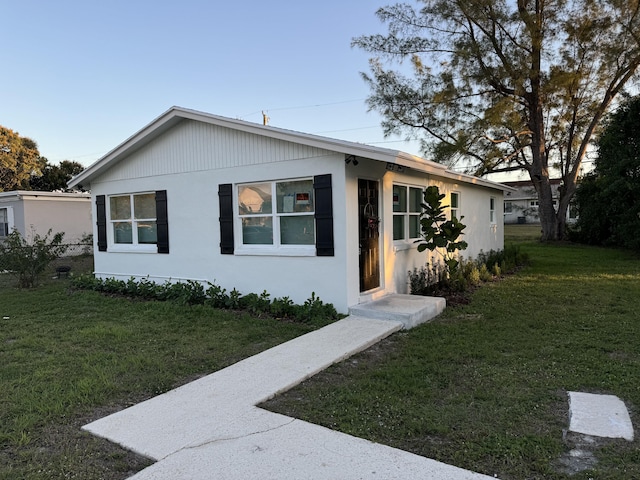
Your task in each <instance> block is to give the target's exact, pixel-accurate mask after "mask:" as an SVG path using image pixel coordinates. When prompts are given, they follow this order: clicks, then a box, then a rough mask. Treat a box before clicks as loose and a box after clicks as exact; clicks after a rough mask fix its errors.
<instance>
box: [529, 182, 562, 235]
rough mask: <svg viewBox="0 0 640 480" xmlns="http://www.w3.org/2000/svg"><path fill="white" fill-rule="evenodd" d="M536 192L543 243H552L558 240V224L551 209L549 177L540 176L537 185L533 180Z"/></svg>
mask: <svg viewBox="0 0 640 480" xmlns="http://www.w3.org/2000/svg"><path fill="white" fill-rule="evenodd" d="M533 181H534V185H536V191H537V192H538V215H539V216H540V226H541V227H542V238H541V240H542V241H543V242H548V241H554V240H557V239H558V224H557V215H556V210H555V208H553V194H552V192H551V183H550V182H549V176H548V175H546V176H542V177H541V178H540V179H539V180H538V182H537V184H536V179H533Z"/></svg>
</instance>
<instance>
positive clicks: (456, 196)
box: [449, 192, 460, 220]
mask: <svg viewBox="0 0 640 480" xmlns="http://www.w3.org/2000/svg"><path fill="white" fill-rule="evenodd" d="M449 210H450V213H451V220H453V219H454V218H457V219H460V192H451V199H450V202H449Z"/></svg>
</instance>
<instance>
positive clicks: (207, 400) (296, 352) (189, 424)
mask: <svg viewBox="0 0 640 480" xmlns="http://www.w3.org/2000/svg"><path fill="white" fill-rule="evenodd" d="M419 298H421V299H422V300H419V301H418V300H416V297H409V296H403V295H394V296H391V297H385V298H384V299H382V300H378V301H377V302H372V303H371V304H368V305H365V306H360V307H359V308H358V309H357V313H358V315H351V316H349V317H347V318H345V319H343V320H340V321H338V322H336V323H333V324H331V325H328V326H327V327H324V328H322V329H320V330H317V331H314V332H311V333H308V334H306V335H303V336H301V337H298V338H295V339H293V340H291V341H289V342H286V343H284V344H282V345H279V346H277V347H274V348H272V349H270V350H267V351H264V352H262V353H260V354H258V355H255V356H253V357H250V358H247V359H245V360H243V361H241V362H238V363H236V364H235V365H232V366H230V367H228V368H225V369H223V370H220V371H218V372H215V373H213V374H211V375H208V376H206V377H203V378H201V379H199V380H196V381H194V382H191V383H189V384H187V385H184V386H182V387H180V388H177V389H175V390H172V391H170V392H167V393H165V394H163V395H159V396H157V397H154V398H152V399H150V400H147V401H145V402H142V403H140V404H137V405H134V406H133V407H131V408H127V409H126V410H123V411H121V412H118V413H115V414H113V415H110V416H108V417H105V418H102V419H100V420H97V421H95V422H93V423H90V424H89V425H86V426H85V427H83V428H84V429H85V430H87V431H89V432H91V433H93V434H95V435H98V436H100V437H104V438H107V439H109V440H111V441H113V442H116V443H118V444H120V445H122V446H124V447H125V448H128V449H130V450H133V451H135V452H138V453H140V454H142V455H145V456H147V457H149V458H151V459H153V460H156V461H157V463H155V464H154V465H152V466H150V467H148V468H146V469H145V470H143V471H141V472H139V473H138V474H136V475H134V476H133V477H131V479H134V480H151V479H153V480H164V479H166V480H170V479H171V480H177V479H190V480H200V479H202V480H205V479H225V480H235V479H238V480H240V479H242V480H247V479H260V480H268V479H274V480H276V479H277V480H286V479H310V480H313V479H318V480H320V479H344V480H350V479H354V480H355V479H372V478H380V479H384V480H393V479H438V480H463V479H464V480H480V479H489V478H493V477H488V476H485V475H480V474H477V473H473V472H470V471H467V470H463V469H460V468H457V467H453V466H450V465H446V464H444V463H441V462H437V461H435V460H431V459H428V458H424V457H420V456H418V455H414V454H412V453H408V452H404V451H402V450H398V449H395V448H391V447H388V446H385V445H381V444H376V443H372V442H369V441H367V440H363V439H360V438H356V437H352V436H349V435H345V434H343V433H339V432H335V431H333V430H329V429H327V428H324V427H320V426H318V425H314V424H311V423H308V422H303V421H301V420H296V419H293V418H290V417H286V416H284V415H279V414H275V413H271V412H268V411H265V410H262V409H260V408H257V407H256V405H258V404H260V403H261V402H263V401H265V400H267V399H269V398H271V397H273V396H274V395H276V394H278V393H280V392H283V391H285V390H288V389H290V388H291V387H293V386H295V385H297V384H298V383H300V382H302V381H303V380H305V379H307V378H309V377H310V376H312V375H314V374H316V373H318V372H319V371H321V370H323V369H325V368H327V367H328V366H330V365H332V364H334V363H336V362H339V361H341V360H344V359H345V358H347V357H349V356H351V355H353V354H354V353H357V352H359V351H362V350H364V349H366V348H368V347H369V346H371V345H373V344H374V343H376V342H378V341H380V340H381V339H383V338H385V337H387V336H388V335H391V334H392V333H394V332H396V331H398V330H400V329H403V328H410V327H413V326H415V325H417V324H418V323H422V322H424V321H427V320H429V319H431V318H433V317H434V316H435V315H437V314H439V313H440V312H442V310H443V309H444V300H443V299H433V298H427V297H419ZM381 311H383V312H385V313H383V314H381V313H380V312H381ZM372 312H376V313H375V315H374V314H373V313H372ZM363 315H365V316H366V317H368V318H365V316H363ZM372 317H374V318H372ZM381 317H383V318H384V319H383V318H381Z"/></svg>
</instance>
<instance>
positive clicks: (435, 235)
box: [416, 185, 468, 274]
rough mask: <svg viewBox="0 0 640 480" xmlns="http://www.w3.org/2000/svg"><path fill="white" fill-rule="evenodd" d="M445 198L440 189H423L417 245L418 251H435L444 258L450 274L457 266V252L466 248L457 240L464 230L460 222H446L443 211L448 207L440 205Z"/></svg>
mask: <svg viewBox="0 0 640 480" xmlns="http://www.w3.org/2000/svg"><path fill="white" fill-rule="evenodd" d="M444 197H445V195H444V194H443V193H440V189H439V188H438V187H437V186H435V185H432V186H430V187H427V188H425V190H424V193H423V199H424V202H423V203H422V204H421V207H422V213H421V214H420V236H421V237H422V238H421V239H419V240H416V243H418V244H419V245H418V251H419V252H424V251H425V250H427V249H428V250H430V251H432V252H433V251H436V252H438V253H440V254H441V255H442V256H443V258H444V263H445V265H446V269H447V272H448V273H449V274H451V273H452V272H453V271H454V270H455V269H456V268H457V267H458V264H459V261H458V260H457V259H456V253H457V252H458V250H465V249H466V248H467V246H468V244H467V242H465V241H464V240H458V239H459V238H460V236H461V235H462V234H463V233H462V231H463V230H464V229H465V228H466V225H464V224H463V223H462V222H461V221H460V220H462V219H463V218H464V217H460V220H459V219H457V218H456V217H452V218H451V219H450V220H447V215H446V212H445V209H446V208H448V205H443V204H442V199H443V198H444Z"/></svg>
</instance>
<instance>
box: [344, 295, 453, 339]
mask: <svg viewBox="0 0 640 480" xmlns="http://www.w3.org/2000/svg"><path fill="white" fill-rule="evenodd" d="M446 306H447V302H446V300H445V299H444V298H442V297H423V296H420V295H402V294H391V295H386V296H384V297H382V298H379V299H377V300H373V301H371V302H367V303H361V304H359V305H355V306H353V307H351V308H350V309H349V313H350V314H351V315H355V316H358V317H363V318H374V319H377V320H392V321H395V322H401V323H402V324H403V326H404V327H403V328H404V329H405V330H408V329H410V328H413V327H415V326H417V325H420V324H421V323H425V322H428V321H429V320H431V319H433V318H434V317H437V316H438V315H440V314H441V313H442V312H443V311H444V309H445V307H446Z"/></svg>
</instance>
